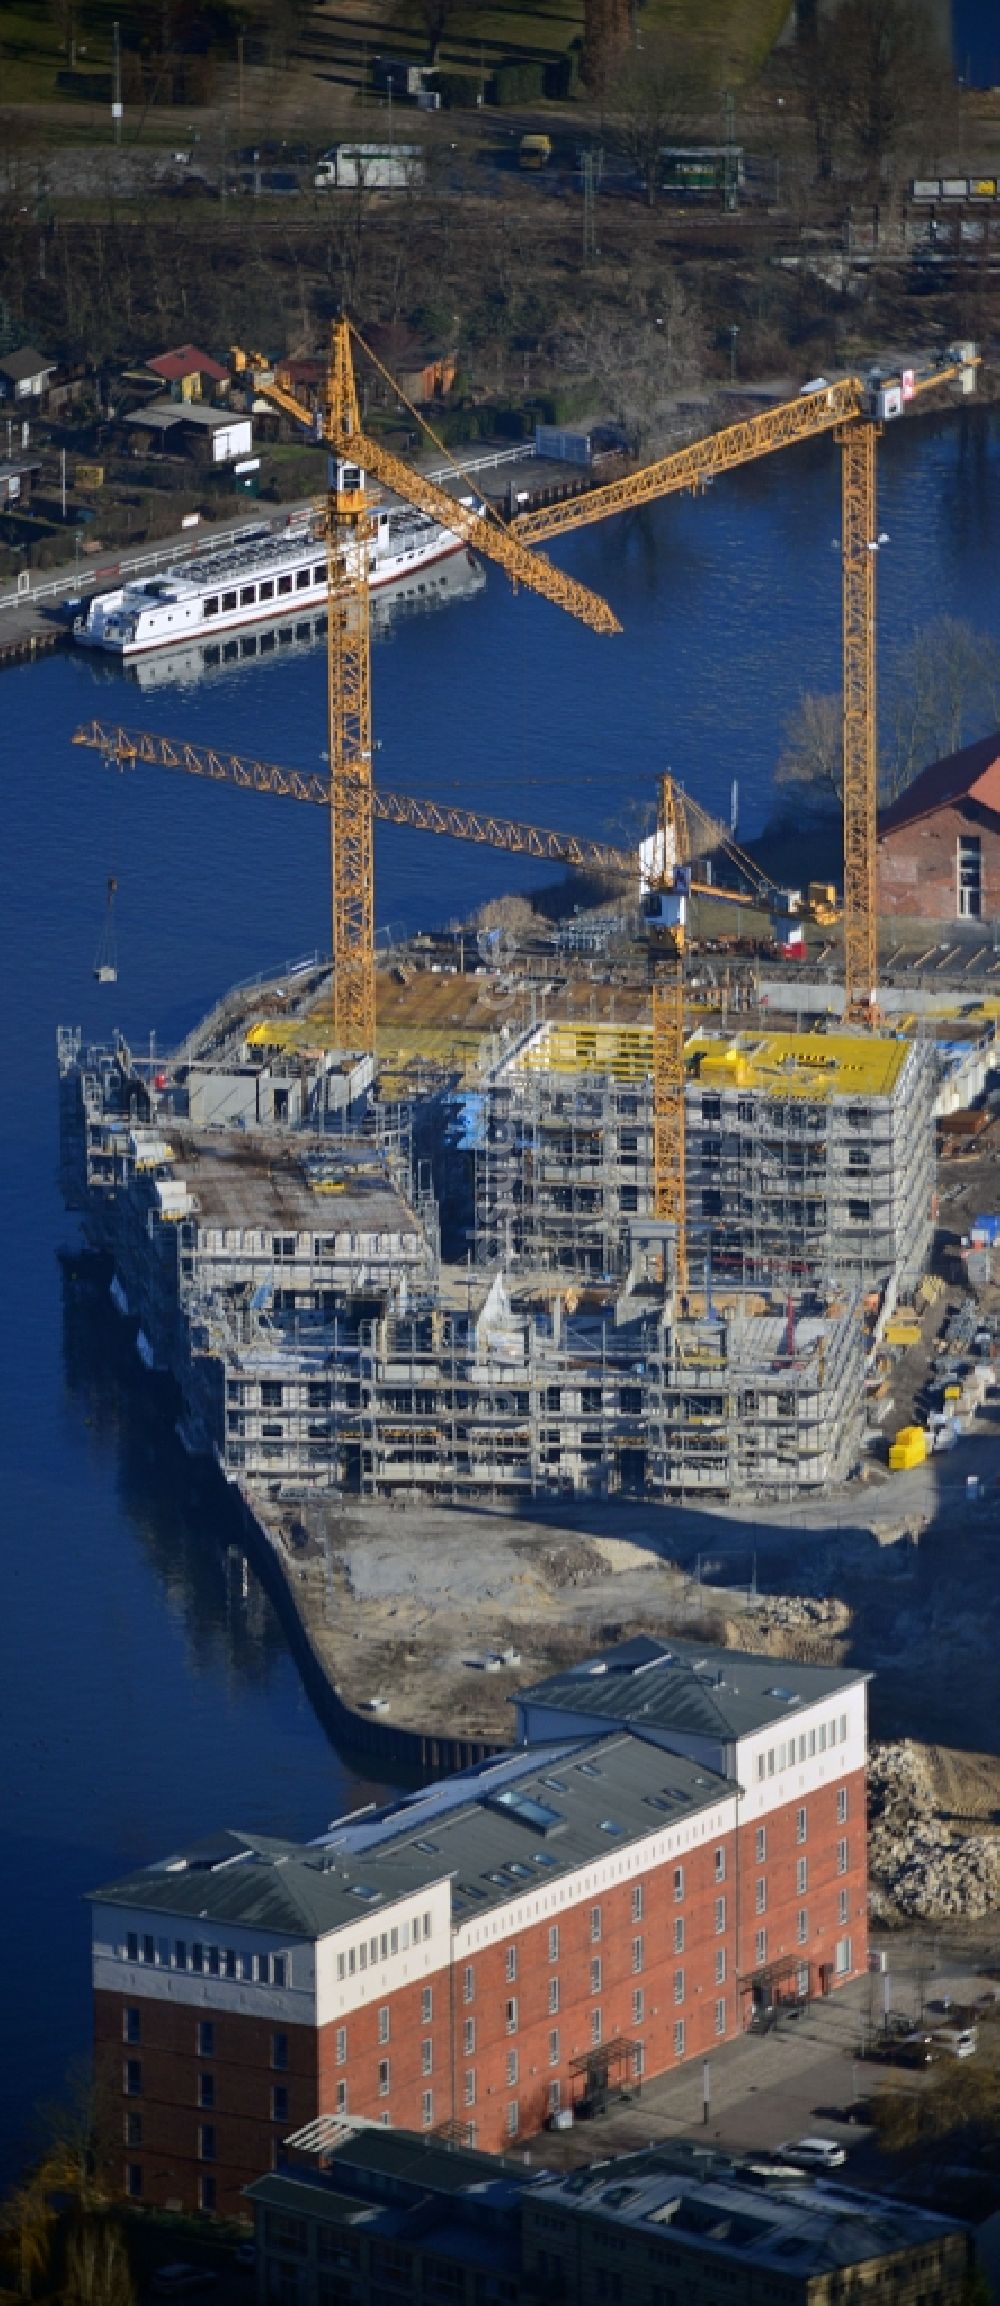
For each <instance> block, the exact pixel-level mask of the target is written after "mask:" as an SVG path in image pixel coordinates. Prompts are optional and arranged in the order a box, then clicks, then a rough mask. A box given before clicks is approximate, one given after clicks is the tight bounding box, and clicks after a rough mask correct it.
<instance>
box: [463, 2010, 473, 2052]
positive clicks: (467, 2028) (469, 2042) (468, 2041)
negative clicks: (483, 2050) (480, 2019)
mask: <svg viewBox="0 0 1000 2306" xmlns="http://www.w3.org/2000/svg"><path fill="white" fill-rule="evenodd" d="M462 2048H463V2050H464V2051H465V2055H466V2057H467V2058H473V2057H475V2054H476V2021H475V2018H466V2020H465V2023H464V2025H463V2027H462Z"/></svg>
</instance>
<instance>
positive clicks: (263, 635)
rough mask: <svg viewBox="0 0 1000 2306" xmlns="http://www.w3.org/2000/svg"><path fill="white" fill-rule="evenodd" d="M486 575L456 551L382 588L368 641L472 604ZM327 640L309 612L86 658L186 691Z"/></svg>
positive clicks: (149, 685)
mask: <svg viewBox="0 0 1000 2306" xmlns="http://www.w3.org/2000/svg"><path fill="white" fill-rule="evenodd" d="M485 586H486V573H485V570H484V569H483V568H482V567H481V565H480V563H479V562H478V561H477V560H476V559H475V557H474V555H473V554H472V553H471V552H468V551H464V552H455V553H452V554H450V556H449V558H448V559H447V560H441V561H437V562H435V563H433V564H432V565H431V566H429V567H426V568H423V569H421V570H420V571H419V572H418V571H416V570H414V571H413V573H412V574H411V575H409V576H405V577H400V578H398V579H397V581H396V582H395V583H394V584H387V585H383V586H382V587H381V588H380V590H379V591H378V592H373V593H371V594H370V596H369V614H370V618H371V631H372V638H373V639H375V640H385V639H387V638H389V637H390V635H391V632H392V627H393V624H394V623H395V621H396V618H397V617H400V616H415V615H419V614H420V613H421V612H423V611H427V610H430V609H440V608H447V607H448V606H449V605H450V603H451V602H453V601H462V600H472V599H474V598H475V595H476V594H477V593H481V592H483V591H484V590H485ZM325 639H326V610H325V608H312V609H309V610H307V611H306V612H305V613H304V614H303V613H302V612H300V613H299V614H298V615H297V616H296V615H295V614H294V613H293V614H292V615H290V616H283V617H276V618H275V619H274V622H273V623H272V624H260V625H252V626H250V627H244V629H243V631H242V632H234V633H220V634H219V635H218V636H217V637H215V638H212V639H209V638H208V637H207V636H205V637H204V638H202V639H200V640H196V641H195V640H192V641H184V642H182V643H180V644H179V645H178V647H177V648H160V649H156V650H155V651H151V652H150V654H149V655H148V656H138V657H132V658H126V659H125V661H124V662H123V661H122V660H121V659H120V658H117V659H115V660H113V661H112V660H109V659H108V658H106V657H98V655H97V653H96V651H95V653H94V656H93V657H92V659H91V662H92V664H93V666H94V669H95V671H96V670H98V669H100V670H102V671H107V672H109V673H111V674H112V677H113V678H115V679H116V680H120V679H121V676H122V674H123V673H124V675H125V678H126V679H127V680H130V681H134V682H135V683H136V685H137V686H138V687H139V688H140V689H143V690H145V691H147V692H149V691H150V690H153V689H163V688H190V687H193V686H194V684H195V683H196V682H198V681H203V680H209V679H211V678H212V676H213V675H214V674H216V673H231V672H232V671H233V670H234V669H235V668H236V667H237V666H239V665H241V664H267V663H268V662H269V661H270V662H271V663H272V664H277V663H279V662H282V661H284V660H285V659H286V658H288V657H289V656H292V655H301V654H302V653H303V652H304V651H307V650H311V649H317V648H319V647H320V646H321V645H322V644H323V643H324V642H325Z"/></svg>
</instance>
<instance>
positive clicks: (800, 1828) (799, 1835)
mask: <svg viewBox="0 0 1000 2306" xmlns="http://www.w3.org/2000/svg"><path fill="white" fill-rule="evenodd" d="M808 1823H809V1821H808V1819H807V1817H806V1813H805V1810H804V1808H803V1809H801V1810H796V1812H795V1839H796V1841H797V1842H804V1841H805V1838H806V1831H807V1828H808Z"/></svg>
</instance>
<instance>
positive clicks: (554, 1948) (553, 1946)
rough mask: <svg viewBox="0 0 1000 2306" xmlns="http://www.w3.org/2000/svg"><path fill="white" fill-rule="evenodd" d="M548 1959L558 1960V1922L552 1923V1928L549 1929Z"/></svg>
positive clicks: (551, 1960)
mask: <svg viewBox="0 0 1000 2306" xmlns="http://www.w3.org/2000/svg"><path fill="white" fill-rule="evenodd" d="M549 1960H550V1962H557V1961H558V1960H559V1926H558V1923H556V1924H554V1925H553V1927H552V1929H551V1930H550V1931H549Z"/></svg>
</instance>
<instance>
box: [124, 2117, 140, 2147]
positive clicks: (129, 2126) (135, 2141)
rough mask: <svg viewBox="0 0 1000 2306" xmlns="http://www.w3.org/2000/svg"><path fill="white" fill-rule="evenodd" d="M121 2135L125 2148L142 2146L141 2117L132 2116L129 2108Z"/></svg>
mask: <svg viewBox="0 0 1000 2306" xmlns="http://www.w3.org/2000/svg"><path fill="white" fill-rule="evenodd" d="M122 2135H123V2137H124V2140H125V2144H126V2146H141V2145H142V2115H141V2114H134V2113H133V2112H132V2109H131V2107H130V2108H129V2111H128V2113H127V2114H126V2116H125V2120H124V2122H123V2124H122Z"/></svg>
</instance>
